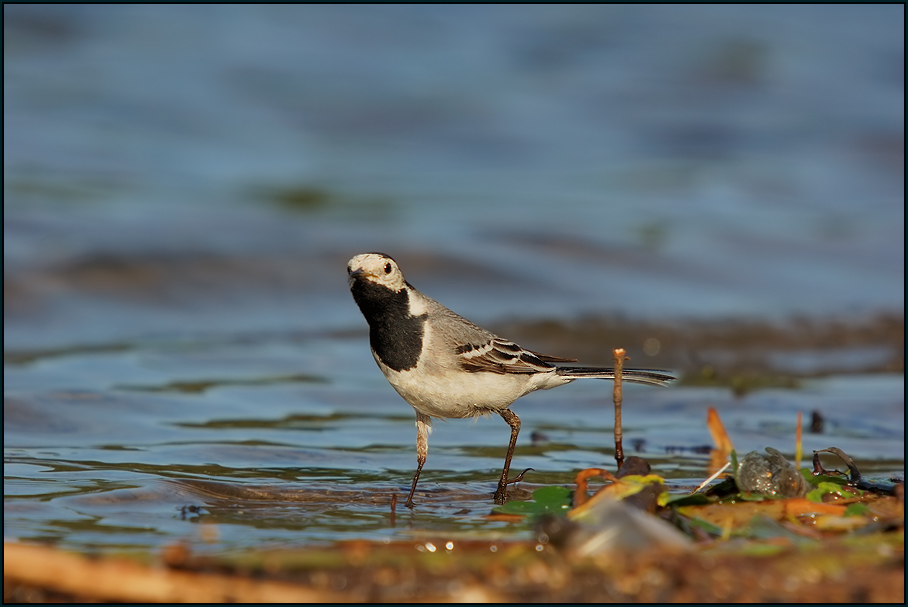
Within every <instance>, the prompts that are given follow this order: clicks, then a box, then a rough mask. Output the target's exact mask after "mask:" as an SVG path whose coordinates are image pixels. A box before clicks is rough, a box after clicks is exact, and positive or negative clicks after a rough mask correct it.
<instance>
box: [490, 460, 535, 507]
mask: <svg viewBox="0 0 908 607" xmlns="http://www.w3.org/2000/svg"><path fill="white" fill-rule="evenodd" d="M531 470H533V469H532V468H527V469H526V470H524V471H523V472H521V473H520V474H518V475H517V476H516V477H514V478H509V479H508V480H506V481H504V482H501V481H499V483H498V489H497V490H496V491H495V503H496V504H499V505H500V504H503V503H505V502H506V501H508V485H513V484H514V483H519V482H520V481H522V480H523V475H524V474H526V473H527V472H530V471H531Z"/></svg>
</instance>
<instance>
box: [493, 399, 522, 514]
mask: <svg viewBox="0 0 908 607" xmlns="http://www.w3.org/2000/svg"><path fill="white" fill-rule="evenodd" d="M499 413H500V414H501V417H503V418H504V421H506V422H508V425H509V426H510V427H511V442H510V444H509V445H508V454H507V456H506V457H505V458H504V469H503V470H502V471H501V480H500V481H498V490H497V491H496V492H495V503H496V504H503V503H505V502H506V501H507V500H508V471H509V470H510V469H511V458H512V457H513V456H514V447H516V446H517V434H518V433H519V432H520V418H519V417H517V414H516V413H514V412H513V411H511V410H510V409H502V410H501V411H499Z"/></svg>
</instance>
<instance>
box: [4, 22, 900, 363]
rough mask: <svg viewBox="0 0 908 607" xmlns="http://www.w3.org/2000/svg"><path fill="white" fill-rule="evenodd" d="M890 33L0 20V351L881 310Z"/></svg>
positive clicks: (845, 25) (891, 152) (604, 25)
mask: <svg viewBox="0 0 908 607" xmlns="http://www.w3.org/2000/svg"><path fill="white" fill-rule="evenodd" d="M903 17H904V7H903V6H901V5H868V6H865V5H847V6H820V5H801V6H787V5H773V6H714V5H710V6H220V7H213V6H101V5H94V6H78V5H72V6H71V5H54V6H40V5H39V6H30V5H5V6H4V51H5V52H4V283H5V294H4V325H5V327H4V328H5V331H4V340H5V344H6V346H7V347H13V348H28V347H61V346H68V345H72V344H80V343H93V342H107V341H110V340H123V339H126V340H128V339H134V338H137V337H143V336H147V335H154V334H159V333H171V332H177V333H179V332H181V331H186V330H193V331H204V330H212V331H220V330H224V329H226V328H229V329H230V330H237V329H240V328H245V329H248V330H253V331H255V330H283V329H288V328H291V327H301V328H312V327H325V326H336V327H359V326H361V324H362V323H361V319H360V318H359V317H358V314H357V311H356V309H355V307H354V306H353V303H352V301H351V300H350V298H349V294H348V293H347V292H346V277H345V275H344V265H345V262H346V261H347V259H348V258H349V257H351V256H352V255H354V254H356V253H359V252H362V251H366V250H379V251H383V252H386V253H390V254H392V255H394V256H395V257H397V259H398V261H399V262H401V264H402V266H403V268H404V271H405V272H406V273H407V275H408V278H409V279H410V280H411V282H413V283H414V284H416V285H417V286H418V287H420V288H421V289H422V290H423V291H426V292H428V293H429V294H430V295H433V296H435V297H436V298H437V299H440V300H441V301H443V302H445V303H446V304H448V305H449V307H452V308H453V309H455V310H456V311H458V312H460V313H462V314H464V315H466V316H468V317H471V318H474V319H476V320H478V321H480V322H488V321H494V320H500V319H502V318H510V317H515V316H516V317H519V318H530V319H531V318H537V317H555V318H573V317H575V316H577V315H579V314H582V313H594V314H609V313H615V312H618V313H623V314H627V315H631V316H639V317H645V318H646V317H649V318H668V319H679V318H681V319H683V318H689V317H706V318H716V317H728V316H732V317H756V318H767V319H778V318H784V317H787V316H790V315H792V314H795V313H806V314H816V315H845V316H848V317H855V316H860V315H865V314H867V315H869V314H874V313H877V312H880V311H896V312H898V313H901V311H902V309H903V307H904V67H905V66H904V19H903Z"/></svg>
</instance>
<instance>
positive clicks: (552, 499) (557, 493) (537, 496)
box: [492, 485, 573, 517]
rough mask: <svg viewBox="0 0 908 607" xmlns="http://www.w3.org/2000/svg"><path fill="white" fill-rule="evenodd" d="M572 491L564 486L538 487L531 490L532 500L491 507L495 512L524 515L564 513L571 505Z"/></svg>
mask: <svg viewBox="0 0 908 607" xmlns="http://www.w3.org/2000/svg"><path fill="white" fill-rule="evenodd" d="M572 495H573V491H571V490H570V489H568V488H566V487H559V486H557V485H552V486H549V487H540V488H539V489H536V491H533V501H530V502H508V503H506V504H504V505H502V506H498V507H496V508H493V509H492V512H495V513H497V514H522V515H524V516H532V517H536V516H540V515H543V514H558V515H563V514H565V513H566V512H567V511H568V510H569V509H570V507H571V496H572Z"/></svg>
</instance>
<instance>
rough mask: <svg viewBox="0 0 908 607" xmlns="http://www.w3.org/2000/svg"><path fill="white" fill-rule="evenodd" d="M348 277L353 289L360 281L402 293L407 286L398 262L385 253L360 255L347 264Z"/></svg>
mask: <svg viewBox="0 0 908 607" xmlns="http://www.w3.org/2000/svg"><path fill="white" fill-rule="evenodd" d="M347 277H348V280H349V281H350V286H351V287H352V286H353V285H354V283H356V282H357V281H359V280H368V281H369V282H372V283H375V284H377V285H381V286H383V287H387V288H388V289H391V290H392V291H400V290H401V289H403V288H404V286H405V285H406V284H407V283H406V280H405V279H404V274H403V272H401V271H400V267H399V266H398V265H397V262H396V261H394V260H393V259H392V258H391V257H390V256H388V255H385V254H384V253H360V254H359V255H357V256H355V257H354V258H353V259H351V260H350V261H349V262H347Z"/></svg>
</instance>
